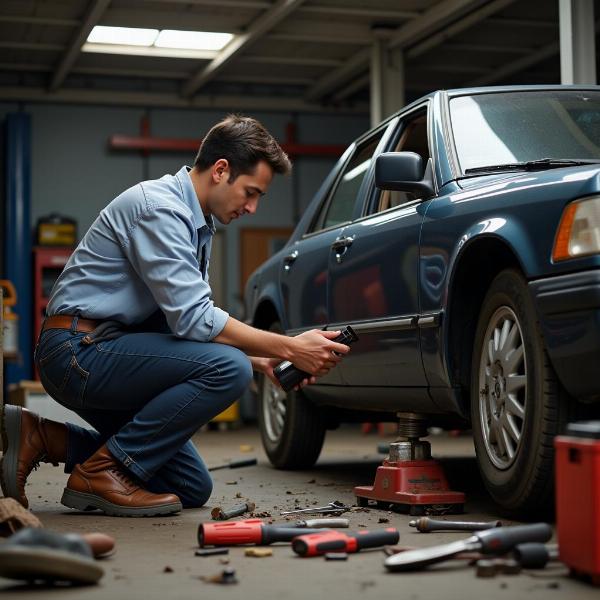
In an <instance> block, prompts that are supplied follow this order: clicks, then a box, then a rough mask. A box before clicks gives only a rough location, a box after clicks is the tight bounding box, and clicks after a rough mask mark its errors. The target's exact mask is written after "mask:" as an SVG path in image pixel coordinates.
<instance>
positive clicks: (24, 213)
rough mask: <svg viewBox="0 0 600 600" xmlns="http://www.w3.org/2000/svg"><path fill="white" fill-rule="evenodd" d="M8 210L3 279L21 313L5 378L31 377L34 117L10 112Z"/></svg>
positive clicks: (7, 128)
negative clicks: (14, 359)
mask: <svg viewBox="0 0 600 600" xmlns="http://www.w3.org/2000/svg"><path fill="white" fill-rule="evenodd" d="M4 155H5V160H6V168H5V175H6V209H5V210H6V214H5V220H4V275H3V278H4V279H10V281H12V283H13V285H14V286H15V289H16V292H17V305H16V306H15V308H14V312H15V313H16V314H17V315H18V317H19V337H18V340H19V354H20V358H19V360H18V361H17V362H14V363H12V362H10V363H7V364H6V372H5V381H6V383H7V384H10V383H16V382H18V381H21V380H22V379H31V366H32V361H33V332H32V329H31V320H32V314H31V305H32V298H31V287H32V286H31V270H32V269H31V219H30V203H31V181H30V177H31V173H30V159H31V118H30V115H28V114H26V113H11V114H9V115H7V117H6V121H5V152H4Z"/></svg>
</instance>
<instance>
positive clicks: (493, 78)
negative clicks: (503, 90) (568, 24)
mask: <svg viewBox="0 0 600 600" xmlns="http://www.w3.org/2000/svg"><path fill="white" fill-rule="evenodd" d="M558 50H559V43H558V41H556V42H552V43H551V44H547V45H546V46H543V47H542V48H540V49H539V50H537V52H532V53H531V54H528V55H527V56H524V57H523V58H520V59H517V60H513V61H511V62H510V63H509V64H508V65H506V66H504V67H500V68H498V69H491V70H490V72H489V73H488V74H487V75H483V76H482V77H478V78H477V79H474V80H472V81H470V82H469V83H467V84H465V87H479V86H481V85H489V84H490V83H495V82H497V81H502V79H503V78H504V77H508V76H509V75H513V74H514V73H518V72H519V71H524V70H525V69H527V68H528V67H532V66H533V65H535V64H537V63H539V62H542V61H543V60H546V59H547V58H550V57H551V56H555V55H556V54H558ZM548 83H551V82H548Z"/></svg>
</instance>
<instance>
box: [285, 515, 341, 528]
mask: <svg viewBox="0 0 600 600" xmlns="http://www.w3.org/2000/svg"><path fill="white" fill-rule="evenodd" d="M294 527H312V528H313V529H320V528H321V527H325V528H327V529H343V528H345V527H350V521H349V520H348V519H344V518H342V517H340V518H339V519H308V520H303V521H296V522H295V523H294Z"/></svg>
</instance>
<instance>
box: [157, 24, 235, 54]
mask: <svg viewBox="0 0 600 600" xmlns="http://www.w3.org/2000/svg"><path fill="white" fill-rule="evenodd" d="M231 38H233V35H231V33H213V32H211V31H178V30H176V29H163V30H162V31H161V32H160V33H159V34H158V37H157V38H156V41H155V42H154V45H155V46H158V47H159V48H182V49H185V50H221V48H223V47H224V46H226V45H227V44H228V43H229V42H230V41H231Z"/></svg>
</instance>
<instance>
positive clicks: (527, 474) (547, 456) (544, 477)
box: [471, 269, 573, 516]
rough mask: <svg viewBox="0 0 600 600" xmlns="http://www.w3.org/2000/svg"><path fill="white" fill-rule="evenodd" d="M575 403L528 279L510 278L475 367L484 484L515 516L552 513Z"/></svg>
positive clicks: (478, 341)
mask: <svg viewBox="0 0 600 600" xmlns="http://www.w3.org/2000/svg"><path fill="white" fill-rule="evenodd" d="M572 404H573V402H572V401H571V399H570V398H569V397H568V396H567V395H566V394H565V392H564V391H563V389H562V388H561V386H560V384H559V382H558V380H557V377H556V374H555V372H554V369H553V368H552V366H551V364H550V360H549V358H548V355H547V353H546V351H545V349H544V345H543V341H542V336H541V334H540V330H539V327H538V323H537V316H536V312H535V307H534V305H533V302H532V299H531V296H530V294H529V291H528V289H527V283H526V281H525V279H524V278H523V277H522V275H521V274H520V273H519V272H518V271H516V270H513V269H509V270H505V271H502V272H501V273H500V274H499V275H498V276H497V277H496V278H495V279H494V280H493V282H492V284H491V286H490V288H489V290H488V292H487V294H486V296H485V299H484V301H483V304H482V307H481V311H480V314H479V320H478V324H477V329H476V333H475V340H474V346H473V360H472V367H471V418H472V426H473V438H474V443H475V451H476V455H477V461H478V465H479V470H480V472H481V476H482V479H483V483H484V485H485V487H486V488H487V490H488V492H489V493H490V495H491V496H492V498H493V499H494V500H495V502H496V503H497V504H498V505H499V506H500V507H501V508H503V509H505V511H507V512H508V513H513V514H519V515H523V516H525V515H527V514H531V513H533V512H534V511H535V512H537V513H538V515H539V513H540V511H543V510H547V511H550V509H551V508H552V503H553V497H554V492H553V479H554V477H553V468H554V450H553V439H554V436H556V435H557V434H558V433H560V432H561V431H563V430H564V427H565V424H566V422H567V421H568V416H569V412H570V407H571V405H572Z"/></svg>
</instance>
